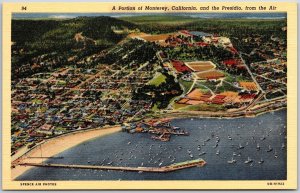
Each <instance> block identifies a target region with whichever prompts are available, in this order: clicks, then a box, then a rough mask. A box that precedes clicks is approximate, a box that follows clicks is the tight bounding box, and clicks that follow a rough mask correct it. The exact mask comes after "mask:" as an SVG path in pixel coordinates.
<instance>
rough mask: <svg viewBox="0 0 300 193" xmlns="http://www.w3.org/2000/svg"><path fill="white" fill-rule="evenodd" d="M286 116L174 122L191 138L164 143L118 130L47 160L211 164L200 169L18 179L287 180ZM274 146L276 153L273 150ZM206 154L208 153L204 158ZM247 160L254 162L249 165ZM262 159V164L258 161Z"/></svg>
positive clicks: (55, 171)
mask: <svg viewBox="0 0 300 193" xmlns="http://www.w3.org/2000/svg"><path fill="white" fill-rule="evenodd" d="M286 114H287V112H286V110H280V111H277V112H272V113H266V114H263V115H260V116H257V117H255V118H236V119H217V118H194V119H190V118H189V119H177V120H173V121H172V122H171V124H172V125H174V126H179V127H181V128H184V129H185V130H186V131H188V132H189V133H190V135H189V136H172V137H171V140H170V141H169V142H160V141H153V140H152V139H151V135H150V134H137V133H136V134H128V133H123V132H119V133H115V134H112V135H109V136H105V137H101V138H96V139H93V140H89V141H86V142H84V143H81V144H79V145H77V146H75V147H73V148H71V149H69V150H66V151H64V152H62V153H60V154H58V155H56V156H62V157H64V158H63V159H48V160H47V161H45V163H60V164H84V165H101V164H104V165H107V164H111V165H113V166H141V165H143V166H155V167H158V166H159V165H161V166H164V165H170V164H172V163H173V162H172V161H174V163H175V162H181V161H186V160H191V159H197V158H203V159H204V160H205V161H206V162H207V164H206V165H205V166H204V167H201V168H199V167H194V168H188V169H183V170H178V171H175V172H170V173H146V172H143V173H138V172H122V171H105V170H90V169H63V168H38V167H36V168H33V169H31V170H29V171H27V172H26V173H24V174H23V175H21V176H19V177H18V178H17V180H284V179H286V175H287V174H286V173H287V165H286V164H287V162H286V152H287V151H286V148H285V147H286V116H287V115H286ZM218 138H219V142H218V146H217V147H216V144H217V139H218ZM257 144H259V146H260V150H259V151H258V150H257ZM240 146H242V147H243V148H239V147H240ZM269 146H270V147H271V148H272V149H273V150H272V151H270V152H268V149H269ZM282 146H284V147H282ZM43 151H45V150H43ZM217 151H219V154H218V155H217V154H216V152H217ZM203 152H205V153H206V154H204V155H200V156H199V154H200V153H203ZM191 154H192V155H193V158H191V156H190V155H191ZM248 157H249V158H250V159H252V160H253V162H252V163H250V164H246V163H245V161H246V160H247V159H248ZM174 158H175V160H174ZM231 159H235V160H236V163H235V164H229V163H228V160H231ZM261 159H263V160H264V163H263V164H259V163H258V161H260V160H261Z"/></svg>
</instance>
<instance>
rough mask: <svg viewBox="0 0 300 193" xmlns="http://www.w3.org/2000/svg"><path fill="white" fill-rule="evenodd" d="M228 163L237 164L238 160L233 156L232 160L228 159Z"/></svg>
mask: <svg viewBox="0 0 300 193" xmlns="http://www.w3.org/2000/svg"><path fill="white" fill-rule="evenodd" d="M227 163H229V164H235V163H236V160H235V159H233V157H232V158H231V160H229V161H227Z"/></svg>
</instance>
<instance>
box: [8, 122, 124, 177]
mask: <svg viewBox="0 0 300 193" xmlns="http://www.w3.org/2000/svg"><path fill="white" fill-rule="evenodd" d="M119 131H121V127H120V126H113V127H108V128H103V127H101V128H96V129H90V130H82V131H77V132H71V133H68V134H64V135H61V136H57V137H54V138H50V139H48V140H45V141H44V142H41V143H40V144H37V145H36V146H35V147H33V148H32V149H29V150H28V151H27V152H26V153H24V154H23V155H21V156H20V157H19V158H17V159H15V160H13V161H12V162H11V165H12V166H13V167H12V168H11V178H12V180H15V179H16V178H17V177H18V176H20V175H22V174H23V173H25V172H26V171H28V170H29V169H31V168H32V166H31V167H24V166H20V165H18V164H20V163H22V162H26V163H42V162H43V161H45V160H47V159H48V157H52V156H54V155H56V154H58V153H61V152H63V151H65V150H67V149H70V148H72V147H74V146H76V145H79V144H80V143H83V142H85V141H87V140H91V139H94V138H97V137H103V136H105V135H109V134H113V133H116V132H119ZM41 149H42V151H41ZM40 157H45V158H40Z"/></svg>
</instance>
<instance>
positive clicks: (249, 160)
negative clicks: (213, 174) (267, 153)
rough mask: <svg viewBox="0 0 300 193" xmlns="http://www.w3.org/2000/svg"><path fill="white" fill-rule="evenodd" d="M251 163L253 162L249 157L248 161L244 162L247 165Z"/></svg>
mask: <svg viewBox="0 0 300 193" xmlns="http://www.w3.org/2000/svg"><path fill="white" fill-rule="evenodd" d="M252 162H253V160H252V159H250V157H248V159H247V160H246V161H245V162H244V163H245V164H249V163H252Z"/></svg>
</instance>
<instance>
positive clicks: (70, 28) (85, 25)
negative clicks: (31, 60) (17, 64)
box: [12, 16, 135, 51]
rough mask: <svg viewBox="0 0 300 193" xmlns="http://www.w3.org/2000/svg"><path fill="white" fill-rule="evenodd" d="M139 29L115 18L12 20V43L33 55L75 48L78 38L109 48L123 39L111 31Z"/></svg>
mask: <svg viewBox="0 0 300 193" xmlns="http://www.w3.org/2000/svg"><path fill="white" fill-rule="evenodd" d="M112 26H116V27H117V28H120V29H122V28H129V29H132V28H135V25H134V24H132V23H130V22H127V21H122V20H118V19H116V18H111V17H104V16H103V17H78V18H74V19H68V20H12V41H13V42H15V45H16V46H21V47H23V46H25V49H31V50H32V51H42V50H43V51H52V50H68V49H70V48H73V47H74V35H75V34H76V33H80V32H82V35H83V36H85V37H87V38H91V39H93V40H95V41H96V42H97V45H98V46H109V45H111V44H115V43H116V42H118V41H119V40H120V39H121V38H122V37H123V36H122V35H118V34H115V33H114V32H113V30H112V29H111V27H112Z"/></svg>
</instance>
